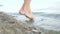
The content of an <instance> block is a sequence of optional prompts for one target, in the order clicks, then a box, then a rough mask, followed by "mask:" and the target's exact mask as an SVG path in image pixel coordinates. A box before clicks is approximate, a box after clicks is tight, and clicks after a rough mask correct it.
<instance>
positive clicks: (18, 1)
mask: <svg viewBox="0 0 60 34" xmlns="http://www.w3.org/2000/svg"><path fill="white" fill-rule="evenodd" d="M23 2H24V0H0V11H3V12H10V13H18V12H19V10H20V8H21V7H22V5H23ZM31 9H32V12H45V13H54V14H60V0H32V1H31Z"/></svg>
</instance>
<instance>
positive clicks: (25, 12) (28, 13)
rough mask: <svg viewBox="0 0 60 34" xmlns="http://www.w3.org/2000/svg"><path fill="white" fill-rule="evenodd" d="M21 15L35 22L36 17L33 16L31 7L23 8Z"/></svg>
mask: <svg viewBox="0 0 60 34" xmlns="http://www.w3.org/2000/svg"><path fill="white" fill-rule="evenodd" d="M19 13H20V14H22V15H25V16H26V17H27V18H29V19H30V20H32V21H34V17H33V15H32V12H31V9H30V7H26V6H24V7H22V8H21V10H20V11H19Z"/></svg>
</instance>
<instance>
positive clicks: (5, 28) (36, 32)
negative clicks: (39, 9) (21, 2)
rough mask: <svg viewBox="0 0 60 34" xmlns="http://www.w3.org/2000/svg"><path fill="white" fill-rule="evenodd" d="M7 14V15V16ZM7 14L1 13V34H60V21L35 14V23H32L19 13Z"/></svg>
mask: <svg viewBox="0 0 60 34" xmlns="http://www.w3.org/2000/svg"><path fill="white" fill-rule="evenodd" d="M2 14H3V15H4V16H2ZM5 14H7V15H6V16H5ZM5 14H4V13H0V23H1V24H0V26H1V28H0V31H1V32H0V33H1V34H9V33H10V34H20V33H21V34H60V20H59V19H55V18H52V17H49V16H44V15H45V14H43V15H42V14H38V13H33V15H34V16H35V22H32V21H28V19H27V18H26V17H25V16H23V15H20V14H18V13H14V14H13V13H5ZM2 18H3V19H2ZM1 19H2V20H1Z"/></svg>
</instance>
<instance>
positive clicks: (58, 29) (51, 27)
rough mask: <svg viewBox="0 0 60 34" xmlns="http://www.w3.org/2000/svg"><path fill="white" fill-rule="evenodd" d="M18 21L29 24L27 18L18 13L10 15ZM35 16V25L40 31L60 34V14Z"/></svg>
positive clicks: (38, 14)
mask: <svg viewBox="0 0 60 34" xmlns="http://www.w3.org/2000/svg"><path fill="white" fill-rule="evenodd" d="M8 15H11V16H13V17H14V18H16V19H17V20H21V21H22V22H23V23H27V22H26V20H27V18H26V17H25V16H23V15H20V14H18V13H14V14H13V13H9V14H8ZM33 15H34V16H35V22H34V23H33V25H34V26H35V27H37V29H38V31H41V32H45V31H48V32H49V33H50V34H52V33H53V34H60V18H59V17H60V14H46V13H35V12H34V13H33ZM28 23H30V22H28Z"/></svg>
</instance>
